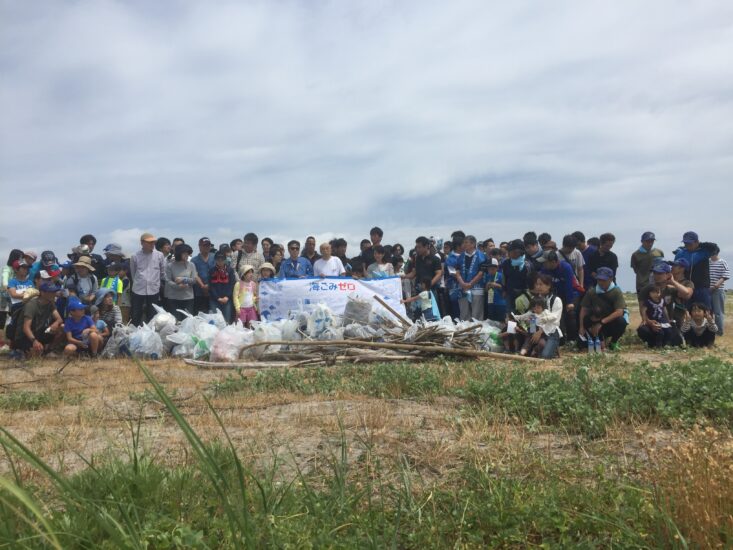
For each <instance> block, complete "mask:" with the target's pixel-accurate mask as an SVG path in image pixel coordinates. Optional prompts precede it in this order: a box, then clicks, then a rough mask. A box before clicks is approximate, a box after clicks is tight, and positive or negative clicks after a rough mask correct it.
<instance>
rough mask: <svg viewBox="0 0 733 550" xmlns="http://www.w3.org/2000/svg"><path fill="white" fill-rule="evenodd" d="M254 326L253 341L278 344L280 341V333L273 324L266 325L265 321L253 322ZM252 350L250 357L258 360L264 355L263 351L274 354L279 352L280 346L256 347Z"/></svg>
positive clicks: (278, 328)
mask: <svg viewBox="0 0 733 550" xmlns="http://www.w3.org/2000/svg"><path fill="white" fill-rule="evenodd" d="M252 325H254V327H255V330H254V341H255V343H257V342H279V341H281V340H282V331H281V330H280V327H278V326H277V325H276V324H275V323H268V322H266V321H259V322H256V323H255V322H253V323H252ZM251 349H252V355H253V356H254V357H255V358H257V359H259V358H260V357H262V355H264V353H265V351H269V352H271V353H275V352H278V351H280V346H278V345H274V346H257V347H255V348H251Z"/></svg>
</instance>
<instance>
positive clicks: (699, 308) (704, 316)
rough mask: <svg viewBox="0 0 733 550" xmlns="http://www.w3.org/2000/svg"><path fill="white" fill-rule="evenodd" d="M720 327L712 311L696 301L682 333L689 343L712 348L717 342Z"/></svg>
mask: <svg viewBox="0 0 733 550" xmlns="http://www.w3.org/2000/svg"><path fill="white" fill-rule="evenodd" d="M717 332H718V327H717V326H716V325H715V319H713V316H712V313H711V311H710V310H709V309H708V307H707V306H706V305H705V304H703V303H701V302H695V303H694V304H692V306H690V311H689V312H688V313H687V316H686V317H685V322H684V323H683V324H682V335H683V336H684V337H685V342H687V345H688V346H690V347H693V348H710V347H712V346H713V344H714V343H715V335H716V334H717Z"/></svg>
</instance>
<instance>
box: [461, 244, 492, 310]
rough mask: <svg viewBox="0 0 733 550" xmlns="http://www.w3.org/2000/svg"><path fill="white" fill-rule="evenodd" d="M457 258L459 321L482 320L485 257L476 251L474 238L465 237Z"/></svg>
mask: <svg viewBox="0 0 733 550" xmlns="http://www.w3.org/2000/svg"><path fill="white" fill-rule="evenodd" d="M463 245H464V247H463V252H462V253H461V255H460V256H459V257H458V266H457V269H456V280H457V281H458V284H459V286H460V288H461V297H460V298H459V299H458V307H459V312H460V319H461V321H470V320H471V319H477V320H479V321H483V320H484V285H483V278H484V275H485V274H486V273H485V270H486V256H485V255H484V253H483V252H481V251H480V250H477V249H476V237H474V236H473V235H467V236H466V238H465V239H464V240H463Z"/></svg>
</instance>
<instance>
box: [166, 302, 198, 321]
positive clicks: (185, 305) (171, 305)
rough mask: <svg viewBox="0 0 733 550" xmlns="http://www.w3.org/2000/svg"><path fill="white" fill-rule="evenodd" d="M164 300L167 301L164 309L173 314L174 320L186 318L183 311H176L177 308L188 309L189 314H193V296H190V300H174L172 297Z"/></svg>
mask: <svg viewBox="0 0 733 550" xmlns="http://www.w3.org/2000/svg"><path fill="white" fill-rule="evenodd" d="M166 302H167V303H166V307H165V310H166V311H167V312H168V313H170V314H172V315H175V317H176V320H178V321H183V320H184V319H185V318H186V316H185V315H184V314H183V313H181V312H180V311H178V310H179V309H182V310H184V311H188V312H189V313H190V314H191V315H193V298H191V299H190V300H174V299H173V298H168V300H166Z"/></svg>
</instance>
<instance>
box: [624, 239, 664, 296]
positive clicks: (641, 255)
mask: <svg viewBox="0 0 733 550" xmlns="http://www.w3.org/2000/svg"><path fill="white" fill-rule="evenodd" d="M654 241H656V236H655V235H654V233H652V232H651V231H645V232H644V233H643V234H642V235H641V246H640V247H639V248H638V250H635V251H634V253H633V254H631V269H633V270H634V273H635V274H636V294H637V296H638V295H639V294H640V292H641V289H642V288H644V287H645V286H647V285H648V284H649V281H650V278H651V273H652V266H653V265H654V262H655V261H657V260H659V259H660V258H664V252H662V251H661V250H659V249H658V248H654ZM641 307H643V303H642V301H641V300H639V308H640V310H641Z"/></svg>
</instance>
